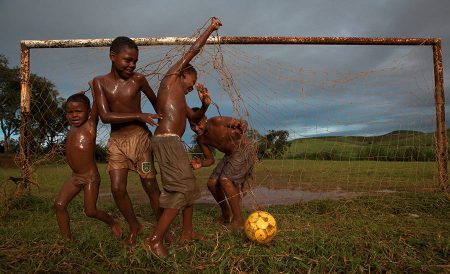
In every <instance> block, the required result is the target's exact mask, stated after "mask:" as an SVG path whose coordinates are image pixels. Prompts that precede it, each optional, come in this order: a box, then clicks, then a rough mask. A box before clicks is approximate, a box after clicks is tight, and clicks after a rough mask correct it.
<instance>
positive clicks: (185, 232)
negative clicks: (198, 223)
mask: <svg viewBox="0 0 450 274" xmlns="http://www.w3.org/2000/svg"><path fill="white" fill-rule="evenodd" d="M193 212H194V206H193V205H190V206H186V207H185V208H184V209H183V228H182V232H181V237H180V240H181V241H190V240H192V239H195V240H203V239H204V237H203V235H201V234H198V233H197V232H195V231H194V228H193V226H192V215H193Z"/></svg>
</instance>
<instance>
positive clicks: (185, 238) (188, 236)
mask: <svg viewBox="0 0 450 274" xmlns="http://www.w3.org/2000/svg"><path fill="white" fill-rule="evenodd" d="M204 239H205V236H204V235H202V234H199V233H197V232H195V231H191V232H190V233H189V232H187V233H182V234H181V237H180V242H189V241H192V240H198V241H201V240H204Z"/></svg>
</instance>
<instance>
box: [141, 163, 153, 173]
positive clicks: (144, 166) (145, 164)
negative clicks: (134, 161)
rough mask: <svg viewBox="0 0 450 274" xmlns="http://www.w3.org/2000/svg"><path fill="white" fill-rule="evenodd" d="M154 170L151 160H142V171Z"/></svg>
mask: <svg viewBox="0 0 450 274" xmlns="http://www.w3.org/2000/svg"><path fill="white" fill-rule="evenodd" d="M151 171H152V169H151V165H150V162H142V172H144V173H150V172H151Z"/></svg>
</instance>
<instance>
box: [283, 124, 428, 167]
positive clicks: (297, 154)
mask: <svg viewBox="0 0 450 274" xmlns="http://www.w3.org/2000/svg"><path fill="white" fill-rule="evenodd" d="M434 138H435V137H434V133H425V132H420V131H412V130H396V131H392V132H389V133H387V134H383V135H379V136H323V137H311V138H299V139H295V140H291V141H290V147H289V149H288V150H287V151H286V153H285V155H284V157H285V158H296V159H322V160H386V161H433V160H434V146H435V144H434Z"/></svg>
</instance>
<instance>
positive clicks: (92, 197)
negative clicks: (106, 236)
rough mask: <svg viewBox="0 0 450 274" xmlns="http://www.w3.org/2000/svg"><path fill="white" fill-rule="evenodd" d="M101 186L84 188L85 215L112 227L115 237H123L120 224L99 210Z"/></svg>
mask: <svg viewBox="0 0 450 274" xmlns="http://www.w3.org/2000/svg"><path fill="white" fill-rule="evenodd" d="M99 186H100V184H99V183H97V182H95V183H89V184H86V185H85V186H84V188H83V192H84V213H85V214H86V216H88V217H91V218H95V219H97V220H100V221H102V222H104V223H106V224H107V225H109V226H110V227H111V230H112V232H113V234H114V235H115V236H117V237H121V236H122V228H121V227H120V224H119V223H118V222H117V221H116V220H114V219H113V217H112V216H111V215H109V214H108V213H106V212H104V211H103V210H99V209H97V199H98V189H99Z"/></svg>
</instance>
